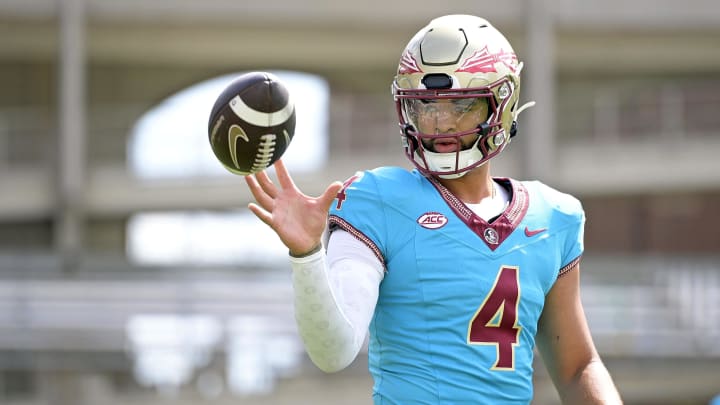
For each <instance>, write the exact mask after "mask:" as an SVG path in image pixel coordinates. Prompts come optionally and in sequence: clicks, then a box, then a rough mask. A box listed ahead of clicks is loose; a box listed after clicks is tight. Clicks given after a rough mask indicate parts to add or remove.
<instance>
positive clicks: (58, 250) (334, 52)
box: [0, 0, 720, 405]
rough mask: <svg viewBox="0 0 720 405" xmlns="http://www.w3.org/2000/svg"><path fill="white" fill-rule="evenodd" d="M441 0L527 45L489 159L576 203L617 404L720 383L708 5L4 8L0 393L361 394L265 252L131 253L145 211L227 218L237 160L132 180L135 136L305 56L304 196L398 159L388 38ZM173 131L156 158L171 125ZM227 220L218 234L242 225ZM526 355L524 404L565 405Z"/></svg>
mask: <svg viewBox="0 0 720 405" xmlns="http://www.w3.org/2000/svg"><path fill="white" fill-rule="evenodd" d="M457 12H460V13H473V14H479V15H483V16H485V17H487V18H488V19H489V20H491V21H492V22H493V23H494V24H495V25H496V26H498V27H499V28H500V29H501V30H502V31H503V32H505V33H506V34H507V36H508V37H509V39H510V40H511V42H512V43H513V44H514V46H515V50H516V52H517V53H518V54H519V55H520V59H521V60H524V61H525V63H526V68H525V71H524V84H523V86H524V88H523V96H522V98H523V99H524V100H535V101H537V102H538V106H537V107H535V108H533V109H530V110H528V112H526V113H524V116H523V117H522V119H521V129H520V131H521V132H520V134H521V135H520V137H519V138H518V139H517V141H516V142H514V143H513V144H512V145H511V146H510V147H509V149H508V150H507V151H506V152H505V153H504V155H503V156H502V157H501V158H499V159H498V161H497V163H495V168H494V173H495V174H499V175H510V176H514V177H518V178H539V179H541V180H543V181H545V182H547V183H549V184H551V185H553V186H555V187H557V188H560V189H563V190H566V191H568V192H572V193H574V194H575V195H577V196H578V197H580V198H581V199H582V201H583V203H584V206H585V209H586V212H587V215H588V223H587V229H586V252H587V253H586V256H585V259H584V262H583V265H582V268H583V279H582V280H583V281H582V283H583V286H582V287H583V299H584V302H585V305H586V311H587V315H588V318H589V321H590V324H591V328H592V332H593V335H594V337H595V340H596V343H597V345H598V348H599V350H600V351H601V353H602V355H603V358H604V360H605V362H606V363H607V365H608V368H609V369H610V371H611V372H612V374H613V376H614V378H615V380H616V382H617V384H618V386H619V389H620V391H621V393H622V394H623V396H624V398H625V400H626V402H627V403H628V404H707V403H709V401H710V399H711V398H712V397H713V396H714V395H716V394H718V393H720V345H718V341H720V214H718V212H717V207H718V206H720V159H719V158H718V155H719V154H720V113H719V112H720V5H718V4H717V3H716V2H715V1H713V0H686V1H684V2H676V1H670V0H656V1H651V0H635V1H632V2H628V1H621V0H605V1H594V0H593V1H580V0H556V1H552V0H509V1H495V2H491V1H485V0H482V1H465V0H458V1H453V2H437V1H436V2H431V1H427V0H421V1H412V2H411V1H405V0H399V1H379V0H365V1H363V2H339V1H338V2H328V1H325V0H269V1H257V2H250V1H245V0H242V1H230V0H206V1H191V0H154V1H143V0H125V1H112V0H0V89H1V91H0V402H2V403H3V404H9V405H40V404H48V405H85V404H88V405H89V404H103V405H104V404H136V405H144V404H166V403H167V404H191V403H192V404H198V403H208V404H210V403H212V404H241V403H248V404H290V403H293V404H297V403H301V404H305V403H307V404H335V403H343V404H367V403H369V402H370V387H371V382H370V379H369V377H368V376H367V371H366V366H367V364H366V358H365V355H364V354H362V355H361V356H360V358H359V359H358V360H357V361H356V362H355V363H354V364H353V365H352V366H351V367H350V368H349V369H347V370H345V371H342V372H340V373H337V374H334V375H323V374H322V373H321V372H319V371H318V370H316V369H315V368H313V367H312V365H311V364H310V363H309V361H308V360H307V359H306V357H305V356H304V354H303V353H302V350H301V349H300V347H299V346H298V341H297V338H296V337H295V333H294V325H293V321H292V314H291V303H290V301H289V296H290V289H289V288H290V286H289V278H288V274H287V266H286V264H285V262H284V260H283V258H282V257H281V255H280V257H278V255H275V256H273V258H272V259H268V260H265V259H266V258H263V257H257V255H255V256H253V259H252V260H242V258H240V259H239V260H235V261H232V260H230V261H229V262H223V261H220V262H218V263H202V262H201V263H198V262H197V261H193V260H187V261H186V262H183V261H182V260H179V261H177V262H174V263H173V264H147V263H143V262H142V261H137V260H132V258H130V257H129V253H128V252H129V247H128V245H129V243H130V236H129V234H130V231H129V224H131V223H132V221H133V218H137V216H138V215H141V214H143V213H178V212H183V213H186V214H188V213H189V214H190V215H192V214H193V213H194V214H196V215H215V214H217V215H219V216H220V218H221V216H222V214H224V213H227V212H234V210H236V209H238V208H242V207H244V206H245V204H246V203H247V201H248V198H249V196H248V193H247V191H246V189H245V185H244V183H243V182H242V181H241V180H240V179H239V178H237V177H233V176H231V175H224V176H223V175H202V174H201V175H197V174H195V175H188V176H174V177H173V176H170V177H169V178H155V179H144V178H140V177H138V175H137V173H135V172H133V171H132V170H131V168H130V165H129V163H128V162H129V159H130V157H129V152H128V151H129V149H130V148H129V144H130V143H131V134H133V131H134V129H135V128H137V125H138V120H139V119H140V118H141V117H143V116H144V114H145V113H146V112H147V111H150V110H152V109H153V108H154V107H155V106H157V105H159V104H161V103H162V102H163V100H165V99H166V98H168V97H170V96H172V95H173V94H176V93H178V92H180V91H182V90H183V89H185V88H188V87H190V86H193V85H194V84H196V83H200V82H203V81H205V80H209V79H212V78H215V77H219V76H222V75H227V74H233V73H236V72H241V71H246V70H287V71H299V72H305V73H309V74H312V75H315V76H317V77H321V78H323V79H324V80H325V82H326V83H327V85H328V89H329V92H330V93H329V94H330V101H329V102H328V105H327V107H328V113H329V116H328V117H329V118H328V121H327V129H328V133H329V138H328V139H327V141H328V144H327V148H328V152H327V161H326V162H324V163H323V164H322V166H321V167H318V168H315V169H312V170H307V171H303V172H301V173H299V175H298V176H297V181H298V183H300V185H301V187H303V189H304V190H305V191H306V192H308V193H310V194H312V193H318V192H319V191H320V190H321V189H322V188H323V187H324V186H325V185H326V184H327V183H328V182H329V181H330V180H335V179H337V180H342V179H345V178H347V177H348V176H350V175H351V174H352V173H353V172H354V171H355V170H357V169H362V168H369V167H374V166H377V165H380V164H397V165H403V166H406V165H407V164H406V162H405V161H404V157H403V156H402V153H401V149H400V146H399V140H398V137H397V127H396V121H395V116H394V106H393V104H392V101H391V97H390V94H389V85H390V81H391V78H392V75H393V73H394V70H395V68H396V64H397V60H398V57H399V53H400V51H401V50H402V48H403V47H404V45H405V43H406V42H407V40H408V39H409V38H410V37H411V36H412V35H413V34H414V33H415V32H416V30H417V29H418V28H419V27H420V26H421V25H422V24H424V23H425V22H426V21H427V20H428V18H431V17H433V16H437V15H441V14H446V13H457ZM296 98H297V99H298V100H302V99H303V95H300V94H298V95H296ZM299 102H300V101H299ZM208 108H209V106H208ZM180 125H182V122H181V123H180ZM155 131H160V132H162V128H155ZM197 136H198V137H199V139H203V138H202V137H204V136H205V134H204V133H198V134H197ZM169 139H170V141H168V142H167V143H166V145H165V146H166V150H165V152H164V153H165V154H167V155H173V153H175V151H176V150H178V149H181V148H182V147H183V145H181V143H182V142H185V140H184V139H183V138H181V137H178V139H177V140H175V141H173V140H172V137H170V138H169ZM158 158H159V157H158ZM183 164H184V163H180V166H182V165H183ZM178 169H179V171H182V170H180V169H182V167H178ZM188 229H191V228H182V229H181V231H183V232H193V231H187V230H188ZM234 231H235V232H236V235H234V236H233V237H231V238H229V239H230V241H229V242H230V243H231V244H232V243H233V241H234V238H235V237H236V238H237V243H238V245H240V244H245V243H247V239H248V238H249V239H252V238H253V234H252V232H253V231H250V230H248V229H243V228H242V227H238V229H235V230H234ZM248 233H250V234H248ZM210 234H212V230H211V231H210ZM170 236H172V235H169V234H168V238H169V237H170ZM175 236H177V235H175ZM160 239H163V237H160ZM156 242H158V243H159V240H157V239H156ZM185 242H186V243H187V239H186V240H185ZM200 242H202V241H200ZM200 242H198V244H200ZM225 242H228V241H225ZM270 243H271V244H272V243H273V242H272V241H271V242H270ZM274 243H275V244H279V242H277V241H274ZM146 245H149V249H150V250H152V246H153V243H152V241H151V242H150V243H147V244H146ZM146 247H148V246H146ZM182 248H191V246H185V247H181V249H182ZM238 249H240V247H238ZM221 252H222V251H221ZM537 369H538V372H537V377H536V380H537V381H536V393H537V395H536V399H535V401H534V404H538V405H540V404H552V403H557V398H556V395H555V393H554V389H553V388H552V386H551V384H550V382H549V380H548V378H547V376H546V374H545V372H544V369H543V367H542V366H541V364H540V362H539V361H538V365H537Z"/></svg>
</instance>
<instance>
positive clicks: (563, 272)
mask: <svg viewBox="0 0 720 405" xmlns="http://www.w3.org/2000/svg"><path fill="white" fill-rule="evenodd" d="M581 257H582V256H578V257H576V258H575V259H573V261H571V262H570V263H568V264H566V265H565V266H563V268H562V269H560V271H558V276H557V278H560V277H562V276H564V275H566V274H568V273H569V272H570V270H573V269H576V268H577V267H575V266H577V265H578V264H579V263H580V258H581Z"/></svg>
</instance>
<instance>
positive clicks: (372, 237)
mask: <svg viewBox="0 0 720 405" xmlns="http://www.w3.org/2000/svg"><path fill="white" fill-rule="evenodd" d="M380 198H381V193H380V192H379V191H378V186H377V183H376V181H375V179H374V176H373V175H372V173H370V172H367V171H365V172H357V173H355V175H353V176H352V177H350V178H349V179H347V180H346V181H345V183H344V184H343V188H342V189H341V190H340V192H338V195H337V197H336V199H335V202H334V203H333V205H332V206H331V207H330V212H329V222H330V223H329V226H330V232H332V231H333V230H335V229H342V230H344V231H346V232H348V233H350V234H351V235H352V236H353V237H355V238H356V239H358V240H360V241H361V242H363V243H364V244H365V245H366V246H367V247H369V248H370V249H371V250H372V252H373V254H374V255H375V257H377V258H378V260H380V262H381V263H385V259H384V255H383V252H384V251H385V246H384V242H383V241H385V240H386V238H385V234H386V229H387V228H386V225H385V215H384V209H383V205H382V201H381V200H380Z"/></svg>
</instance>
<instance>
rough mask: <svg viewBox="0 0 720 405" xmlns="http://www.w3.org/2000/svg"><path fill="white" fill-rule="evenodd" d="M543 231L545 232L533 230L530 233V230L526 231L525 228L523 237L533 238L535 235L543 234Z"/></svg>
mask: <svg viewBox="0 0 720 405" xmlns="http://www.w3.org/2000/svg"><path fill="white" fill-rule="evenodd" d="M545 231H547V228H539V229H533V230H532V231H531V230H530V229H528V227H527V226H526V227H525V236H527V237H528V238H530V237H533V236H535V235H537V234H539V233H543V232H545Z"/></svg>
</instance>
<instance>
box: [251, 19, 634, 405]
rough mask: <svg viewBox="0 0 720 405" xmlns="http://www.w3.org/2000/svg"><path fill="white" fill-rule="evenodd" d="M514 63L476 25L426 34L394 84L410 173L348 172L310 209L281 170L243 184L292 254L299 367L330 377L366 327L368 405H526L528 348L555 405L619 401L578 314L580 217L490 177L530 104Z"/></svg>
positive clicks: (500, 41) (493, 34)
mask: <svg viewBox="0 0 720 405" xmlns="http://www.w3.org/2000/svg"><path fill="white" fill-rule="evenodd" d="M522 66H523V64H522V63H521V62H519V61H518V58H517V55H516V54H515V52H514V51H513V48H512V47H511V46H510V44H509V43H508V41H507V40H506V39H505V37H504V36H503V35H502V34H501V33H500V32H499V31H498V30H497V29H495V28H494V27H493V26H492V25H491V24H490V23H489V22H488V21H486V20H484V19H482V18H479V17H475V16H468V15H449V16H443V17H440V18H437V19H434V20H432V21H431V22H430V23H429V24H428V25H427V26H426V27H424V28H422V29H421V30H420V31H419V32H418V33H417V34H416V35H415V36H414V37H413V38H412V39H411V40H410V42H409V43H408V45H407V47H406V48H405V49H404V51H403V53H402V56H401V58H400V63H399V67H398V70H397V75H396V76H395V80H394V81H393V84H392V89H393V94H394V98H395V103H396V106H397V113H398V120H399V124H400V130H401V136H402V139H403V145H404V153H405V155H406V156H407V157H408V159H409V160H410V161H411V162H412V163H413V165H414V166H415V169H414V170H412V171H408V170H406V169H403V168H399V167H380V168H377V169H374V170H368V171H362V172H358V173H357V174H356V175H355V176H352V177H351V178H350V179H348V180H347V181H345V182H344V183H343V184H340V183H339V182H338V183H333V184H331V185H330V186H329V187H328V188H327V189H326V191H325V192H324V193H323V194H322V195H321V196H319V197H317V198H314V197H309V196H306V195H304V194H302V192H301V191H300V190H298V189H297V187H296V186H295V185H294V184H293V181H292V179H291V177H290V175H289V173H288V172H287V170H286V168H285V167H284V165H283V164H282V162H278V163H277V164H276V165H275V168H276V173H277V177H278V185H276V184H274V183H273V182H272V181H271V179H270V178H269V177H268V176H267V174H266V173H264V172H262V173H259V174H257V175H255V176H248V177H246V181H247V184H248V186H249V188H250V190H251V191H252V193H253V195H254V197H255V199H256V203H251V204H250V205H249V208H250V209H251V210H252V211H253V212H254V213H255V214H256V215H257V216H258V217H259V218H260V219H261V220H262V221H264V222H265V223H267V224H268V225H269V226H271V227H272V228H273V229H274V230H275V231H276V232H277V234H278V235H279V236H280V238H281V240H282V241H283V243H284V244H285V245H286V246H287V247H288V248H289V250H290V256H291V260H290V261H291V263H292V268H293V284H294V292H295V298H294V300H295V312H296V319H297V323H298V327H299V331H300V334H301V336H302V338H303V341H304V344H305V347H306V350H307V352H308V354H309V356H310V358H311V359H312V361H313V362H314V363H315V364H316V365H317V366H318V367H319V368H321V369H322V370H324V371H327V372H333V371H337V370H341V369H343V368H344V367H346V366H348V365H349V364H350V363H351V362H352V361H353V360H354V359H355V357H356V356H357V354H358V352H359V350H360V348H361V346H362V344H363V342H364V338H365V336H366V333H367V332H368V330H369V336H370V337H369V339H370V340H369V368H370V373H371V374H372V377H373V379H374V388H373V398H374V402H375V404H527V403H529V402H530V401H531V400H532V398H533V382H532V381H533V380H532V373H533V353H534V348H535V347H537V348H538V349H539V352H540V353H541V355H542V357H543V359H544V362H545V364H546V366H547V368H548V371H549V373H550V375H551V377H552V380H553V382H554V384H555V386H556V387H557V390H558V392H559V394H560V397H561V398H562V400H563V402H564V403H567V404H594V403H603V404H619V403H621V399H620V396H619V394H618V391H617V390H616V388H615V385H614V383H613V381H612V378H611V376H610V374H609V373H608V371H607V369H606V367H605V366H604V364H603V363H602V361H601V359H600V357H599V355H598V353H597V351H596V349H595V346H594V343H593V341H592V338H591V335H590V332H589V329H588V325H587V321H586V318H585V315H584V312H583V308H582V304H581V300H580V292H579V277H580V270H579V263H580V258H581V255H582V253H583V227H584V221H585V217H584V213H583V210H582V207H581V204H580V202H579V201H578V200H577V199H575V198H574V197H572V196H570V195H568V194H563V193H561V192H559V191H556V190H554V189H552V188H550V187H548V186H546V185H544V184H542V183H540V182H537V181H518V180H514V179H511V178H505V177H493V176H491V173H490V166H491V165H490V162H491V160H492V159H493V158H494V157H495V156H497V155H498V154H500V153H501V152H502V151H503V149H504V148H505V147H506V146H507V145H508V143H509V142H510V140H511V138H512V137H513V136H515V135H516V132H517V117H518V114H519V113H520V112H521V111H522V110H523V108H525V107H526V106H529V105H530V104H525V105H521V104H520V102H519V98H520V73H521V71H522ZM328 224H329V239H328V241H327V242H326V243H325V245H323V243H322V237H323V234H324V231H325V228H326V225H328ZM324 247H325V248H324Z"/></svg>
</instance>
